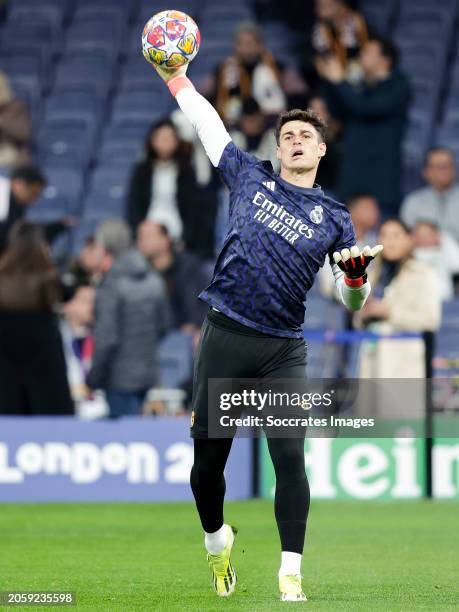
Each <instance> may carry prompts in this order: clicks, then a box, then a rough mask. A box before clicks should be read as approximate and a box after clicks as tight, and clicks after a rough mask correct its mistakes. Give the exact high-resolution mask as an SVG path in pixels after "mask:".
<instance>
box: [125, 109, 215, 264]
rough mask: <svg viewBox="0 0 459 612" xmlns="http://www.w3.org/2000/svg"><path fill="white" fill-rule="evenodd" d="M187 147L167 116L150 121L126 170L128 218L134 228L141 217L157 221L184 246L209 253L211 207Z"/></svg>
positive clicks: (211, 243) (212, 223) (212, 224)
mask: <svg viewBox="0 0 459 612" xmlns="http://www.w3.org/2000/svg"><path fill="white" fill-rule="evenodd" d="M191 150H192V149H191V146H190V145H189V144H188V143H186V142H184V141H183V140H182V139H181V138H180V137H179V134H178V131H177V128H176V126H175V125H174V124H173V123H172V122H171V121H170V120H168V119H167V120H163V121H160V122H158V123H156V124H155V125H153V126H152V127H151V129H150V130H149V132H148V134H147V138H146V142H145V159H144V160H143V161H141V162H139V163H138V164H136V166H135V167H134V169H133V172H132V175H131V180H130V187H129V194H128V202H127V209H128V222H129V225H130V226H131V229H132V232H133V233H134V234H135V232H136V231H137V228H138V226H139V224H140V223H141V222H142V221H143V220H144V219H147V218H148V219H151V220H153V221H156V222H158V223H162V224H163V225H165V226H166V227H167V229H168V231H169V233H170V235H171V237H172V238H173V239H174V240H183V241H184V243H185V245H186V246H187V247H188V248H189V249H190V250H193V251H194V252H197V253H205V254H207V253H211V254H213V252H214V231H215V216H216V207H215V205H214V203H213V202H211V199H210V198H209V197H206V196H207V193H204V191H205V190H200V189H199V187H198V184H197V180H196V175H195V172H194V169H193V167H192V164H191Z"/></svg>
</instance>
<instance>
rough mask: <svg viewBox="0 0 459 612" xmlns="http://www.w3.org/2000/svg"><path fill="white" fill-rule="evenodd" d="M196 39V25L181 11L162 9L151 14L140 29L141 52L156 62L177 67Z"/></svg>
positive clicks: (186, 59)
mask: <svg viewBox="0 0 459 612" xmlns="http://www.w3.org/2000/svg"><path fill="white" fill-rule="evenodd" d="M200 43H201V34H200V33H199V29H198V26H197V25H196V23H195V22H194V21H193V19H192V18H191V17H190V16H189V15H187V14H186V13H182V12H181V11H173V10H170V11H162V12H161V13H157V14H156V15H153V17H152V18H151V19H149V20H148V21H147V23H146V24H145V27H144V29H143V32H142V52H143V56H144V57H145V59H146V60H147V62H149V63H150V64H155V65H156V66H165V67H167V68H178V67H179V66H183V65H184V64H187V63H188V62H191V60H192V59H194V58H195V57H196V54H197V52H198V50H199V45H200Z"/></svg>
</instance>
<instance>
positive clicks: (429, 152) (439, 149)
mask: <svg viewBox="0 0 459 612" xmlns="http://www.w3.org/2000/svg"><path fill="white" fill-rule="evenodd" d="M433 153H446V154H447V155H449V156H450V157H451V160H452V161H453V163H455V158H454V153H453V152H452V150H451V149H450V148H449V147H443V146H441V145H436V146H434V147H429V148H428V149H427V151H426V153H425V155H424V166H427V164H428V163H429V157H430V156H431V155H432V154H433Z"/></svg>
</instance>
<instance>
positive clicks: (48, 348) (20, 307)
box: [0, 221, 73, 415]
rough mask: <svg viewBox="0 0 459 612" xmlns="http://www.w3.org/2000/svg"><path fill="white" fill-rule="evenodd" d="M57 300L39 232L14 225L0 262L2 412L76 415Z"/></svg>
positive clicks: (26, 224)
mask: <svg viewBox="0 0 459 612" xmlns="http://www.w3.org/2000/svg"><path fill="white" fill-rule="evenodd" d="M59 299H60V294H59V276H58V273H57V270H56V269H55V268H54V266H53V264H52V263H51V260H50V257H49V249H48V246H47V244H46V241H45V237H44V234H43V232H42V230H41V228H40V227H39V226H37V225H35V224H33V223H30V222H27V221H18V222H16V223H15V224H14V226H13V228H12V229H11V232H10V234H9V235H8V242H7V249H6V251H5V253H4V254H3V255H2V257H1V258H0V413H2V414H5V413H6V414H23V415H32V414H72V413H73V404H72V400H71V397H70V391H69V387H68V383H67V376H66V368H65V360H64V353H63V349H62V340H61V336H60V333H59V326H58V321H57V317H56V314H55V312H54V311H55V309H56V307H57V305H58V302H59Z"/></svg>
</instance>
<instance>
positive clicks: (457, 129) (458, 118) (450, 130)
mask: <svg viewBox="0 0 459 612" xmlns="http://www.w3.org/2000/svg"><path fill="white" fill-rule="evenodd" d="M436 141H437V142H438V143H442V144H444V145H448V146H451V145H453V146H454V145H455V144H458V143H459V109H458V107H457V106H456V107H454V106H451V107H450V108H449V109H448V110H447V111H446V113H445V117H444V119H443V123H442V124H441V125H440V126H439V128H438V130H437V134H436Z"/></svg>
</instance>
